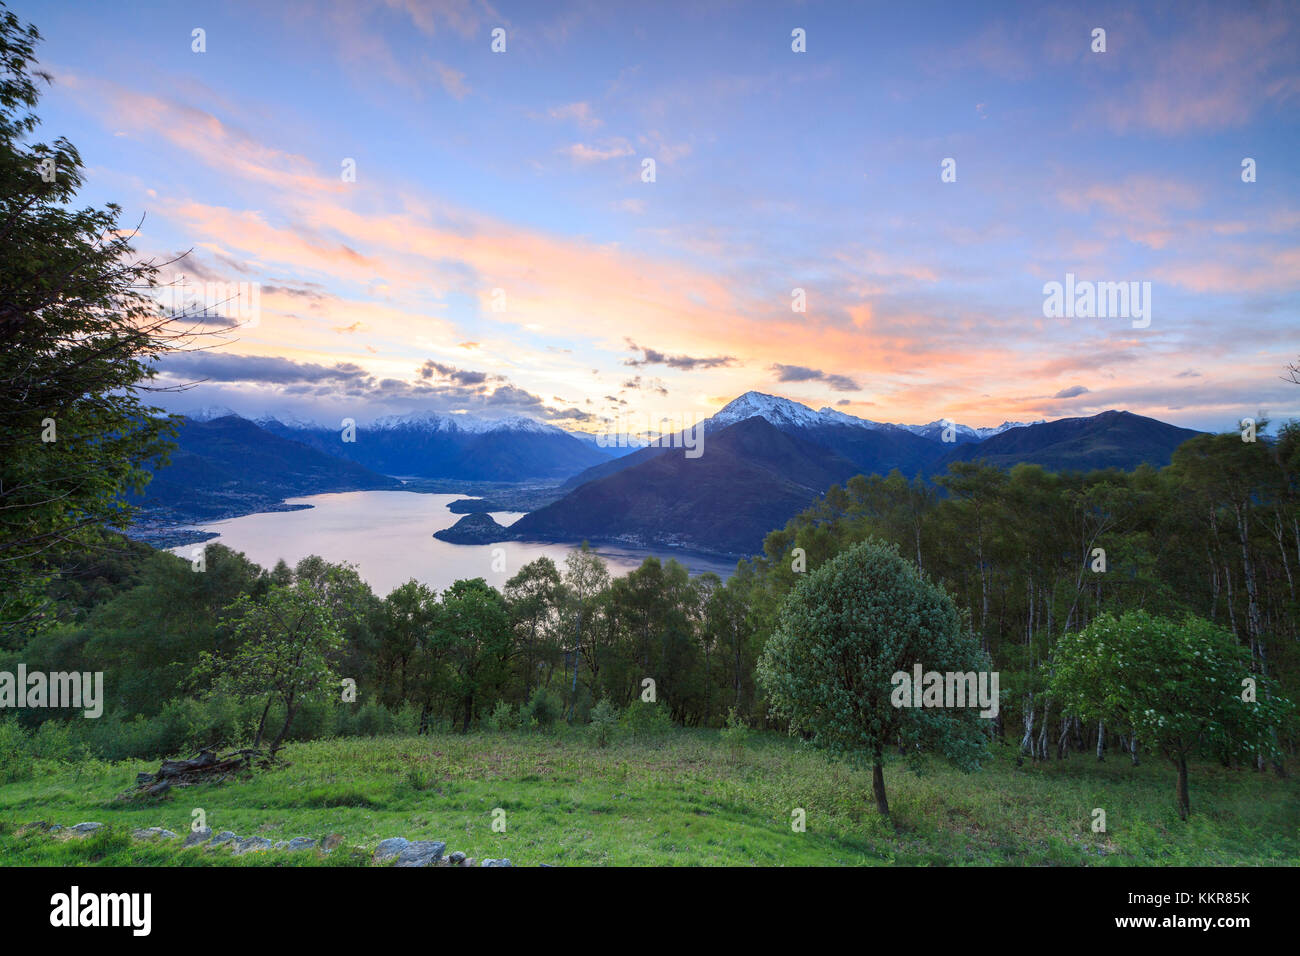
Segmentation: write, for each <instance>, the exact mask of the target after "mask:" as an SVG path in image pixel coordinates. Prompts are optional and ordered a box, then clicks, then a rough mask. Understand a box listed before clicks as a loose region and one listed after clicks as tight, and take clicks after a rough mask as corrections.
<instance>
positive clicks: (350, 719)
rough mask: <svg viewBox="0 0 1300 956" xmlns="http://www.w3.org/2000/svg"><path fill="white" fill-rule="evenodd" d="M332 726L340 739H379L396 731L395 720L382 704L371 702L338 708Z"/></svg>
mask: <svg viewBox="0 0 1300 956" xmlns="http://www.w3.org/2000/svg"><path fill="white" fill-rule="evenodd" d="M334 726H335V730H336V732H337V733H338V735H339V736H340V737H380V736H383V735H385V734H391V733H393V732H394V731H395V730H396V728H397V719H396V718H395V717H394V716H393V713H392V711H390V710H389V709H388V708H387V707H385V706H384V705H383V704H381V703H379V702H378V701H375V700H371V701H367V702H366V703H364V704H362V705H361V706H360V707H340V708H339V709H338V710H337V712H336V720H335V724H334Z"/></svg>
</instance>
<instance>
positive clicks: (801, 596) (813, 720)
mask: <svg viewBox="0 0 1300 956" xmlns="http://www.w3.org/2000/svg"><path fill="white" fill-rule="evenodd" d="M916 664H921V665H922V666H923V668H924V669H925V670H926V671H938V672H940V673H943V672H957V673H967V672H981V671H988V670H989V661H988V659H987V657H986V656H985V655H983V654H982V653H981V652H980V650H979V648H978V646H977V645H976V644H975V642H974V641H973V640H972V638H971V637H970V636H969V635H968V634H966V633H963V630H962V627H961V617H960V615H959V614H958V613H957V608H956V607H955V606H954V605H953V603H952V599H951V598H949V597H948V595H947V594H945V593H944V591H943V589H942V588H940V587H937V586H936V585H934V584H932V583H930V582H929V581H927V580H925V579H924V578H923V577H922V576H921V575H920V574H919V573H918V572H917V571H916V569H915V568H914V567H913V566H912V565H910V564H909V563H908V562H907V561H906V560H904V559H903V558H902V557H901V556H900V555H899V554H898V551H897V550H896V549H894V548H892V547H890V546H889V545H885V544H881V543H880V542H877V541H865V542H863V543H862V544H859V545H856V546H855V547H853V548H850V549H849V550H847V551H845V552H843V553H842V554H840V555H837V556H836V557H835V558H832V559H831V560H830V561H828V562H826V564H824V565H822V566H821V567H820V568H818V569H817V570H816V571H814V572H812V573H811V574H809V575H808V577H807V578H806V579H805V580H804V581H802V582H800V584H799V585H798V586H797V587H796V588H795V589H794V591H792V592H791V593H790V595H789V597H787V598H786V600H785V603H784V604H783V605H782V607H781V612H780V618H779V623H778V625H777V629H776V631H775V633H774V634H773V635H772V638H771V640H770V641H768V644H767V649H766V650H765V651H764V654H763V659H762V660H761V661H760V662H759V673H758V676H759V682H760V683H761V684H762V685H763V687H764V688H765V690H766V691H767V693H768V696H769V698H770V700H771V703H772V707H773V710H774V711H775V712H776V713H777V714H779V715H781V716H782V717H784V718H786V719H787V720H788V721H789V725H790V730H791V733H801V734H804V735H806V736H807V738H808V739H809V740H810V742H811V743H812V744H813V745H814V746H816V747H819V748H821V749H824V750H826V751H827V752H828V753H830V754H831V755H832V756H834V757H838V758H841V759H844V760H847V761H850V762H852V763H855V764H866V763H870V764H873V765H874V767H875V768H876V770H877V779H879V772H878V771H879V768H880V767H881V765H882V764H883V762H884V754H885V749H886V748H887V747H889V746H890V745H892V744H895V743H900V744H902V745H903V746H905V747H906V748H907V749H908V750H910V751H914V750H916V749H917V748H921V747H924V748H927V749H932V750H935V751H937V752H939V753H941V754H943V755H944V756H945V757H948V758H949V759H950V760H952V761H953V762H954V763H956V764H957V765H958V766H960V767H962V768H965V769H974V768H975V767H977V766H978V765H979V760H980V757H981V755H982V753H983V744H984V738H983V733H982V728H981V725H980V722H979V718H978V715H977V713H976V711H975V710H974V709H972V708H969V707H967V708H954V707H925V708H922V707H898V706H895V703H894V701H893V699H892V698H893V690H894V683H893V679H892V678H893V675H894V674H896V673H898V672H900V671H901V672H904V673H905V674H909V675H910V674H911V673H912V670H913V665H916ZM876 800H877V805H878V806H879V808H880V810H881V812H882V813H887V812H888V809H887V805H886V803H885V799H884V791H883V784H882V785H881V786H880V787H878V788H877V791H876Z"/></svg>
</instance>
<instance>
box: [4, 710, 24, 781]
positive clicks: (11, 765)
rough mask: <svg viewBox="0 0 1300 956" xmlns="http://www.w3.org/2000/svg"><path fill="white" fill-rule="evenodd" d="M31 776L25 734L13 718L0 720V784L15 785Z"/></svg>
mask: <svg viewBox="0 0 1300 956" xmlns="http://www.w3.org/2000/svg"><path fill="white" fill-rule="evenodd" d="M31 776H32V753H31V750H30V749H29V745H28V740H27V734H26V732H25V731H24V730H23V729H22V727H20V726H18V721H17V719H15V718H13V717H5V718H0V783H17V782H18V781H19V780H27V779H29V778H30V777H31Z"/></svg>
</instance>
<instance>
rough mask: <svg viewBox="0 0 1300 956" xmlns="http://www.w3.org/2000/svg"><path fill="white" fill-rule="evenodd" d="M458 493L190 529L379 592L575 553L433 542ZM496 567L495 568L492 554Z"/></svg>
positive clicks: (631, 556)
mask: <svg viewBox="0 0 1300 956" xmlns="http://www.w3.org/2000/svg"><path fill="white" fill-rule="evenodd" d="M465 497H466V496H465V495H427V494H417V493H416V492H412V491H350V492H344V493H341V494H333V495H312V496H310V497H307V498H290V499H288V503H289V504H293V505H297V504H305V505H310V506H311V507H310V508H305V509H302V510H300V511H273V512H267V513H265V514H253V515H244V516H243V517H242V518H230V519H228V520H226V521H216V522H213V523H211V524H203V525H196V526H195V527H197V528H198V529H199V530H201V531H211V532H215V533H216V534H217V535H219V536H220V537H218V538H214V539H212V540H213V541H216V542H219V543H220V544H224V545H225V546H226V547H228V548H232V549H233V550H235V551H242V552H243V553H244V554H245V555H246V556H247V557H248V559H249V560H251V561H255V562H256V563H257V564H260V565H261V566H262V567H264V568H272V567H274V566H275V563H276V562H277V561H279V560H280V559H281V558H283V559H284V560H285V561H286V562H287V563H288V564H289V565H290V566H291V567H292V566H293V565H295V564H297V563H298V561H300V560H301V559H302V558H305V557H307V556H308V555H311V554H316V555H320V557H322V558H324V559H325V560H327V561H332V562H336V563H337V562H343V561H346V562H349V563H351V564H354V565H356V566H357V572H358V573H359V574H360V575H361V577H362V578H363V579H364V580H365V582H366V583H367V584H369V585H370V587H371V588H372V589H373V590H374V592H375V593H376V594H378V595H380V596H381V597H382V596H383V595H386V594H388V592H389V591H391V590H393V588H395V587H397V586H398V585H399V584H403V583H405V582H406V581H409V580H411V578H415V580H417V581H420V582H422V583H424V584H427V585H429V587H432V588H435V589H437V590H438V591H442V590H443V589H444V588H446V587H448V586H450V585H451V584H452V582H454V581H456V580H458V579H460V578H484V579H485V580H486V581H487V582H488V583H489V584H491V585H492V586H493V587H496V588H502V587H504V586H505V582H506V581H507V580H509V578H510V577H511V576H512V575H514V574H515V573H516V572H517V571H518V570H519V569H520V568H521V567H523V566H524V565H525V564H527V563H528V562H529V561H532V560H534V559H536V558H539V557H542V556H543V555H545V556H548V557H550V559H551V560H552V561H554V562H555V563H556V565H557V566H558V567H559V569H560V571H561V572H563V571H564V559H565V557H566V556H567V555H568V554H569V552H570V551H574V550H576V547H577V546H576V545H568V544H546V543H540V542H539V543H533V542H528V541H503V542H499V543H497V544H450V543H448V542H446V541H439V540H438V539H437V538H435V537H434V536H433V533H434V532H435V531H441V530H442V529H443V528H450V527H451V526H452V525H453V524H455V523H456V522H457V521H459V520H460V518H461V517H462V516H461V515H458V514H453V513H452V512H450V511H448V510H447V505H448V504H450V503H451V502H453V501H459V500H461V499H463V498H465ZM492 517H493V518H495V519H496V521H497V522H498V523H499V524H502V525H511V524H513V523H514V522H515V521H517V520H518V519H519V518H521V517H523V515H522V513H516V512H503V511H497V512H493V513H492ZM195 547H196V546H195V545H183V546H181V547H178V548H172V549H171V551H172V553H173V554H177V555H180V556H181V557H183V558H185V559H187V560H188V559H189V558H190V556H191V554H192V552H193V550H194V548H195ZM496 549H504V550H505V568H504V570H493V567H492V565H493V554H492V552H493V551H494V550H496ZM597 551H598V552H599V553H600V555H601V557H603V558H604V559H605V561H606V563H607V564H608V565H609V572H610V574H611V575H615V576H618V575H622V574H626V573H627V572H628V571H631V570H633V569H635V568H637V567H639V566H640V565H641V562H642V560H644V559H645V558H646V557H647V556H649V555H651V554H653V555H656V556H657V557H659V558H660V559H661V560H664V561H666V560H667V559H668V558H670V557H671V558H675V559H676V560H677V561H678V562H680V563H681V564H684V565H685V566H686V567H687V568H689V569H690V571H691V574H700V573H702V572H704V571H713V572H714V573H715V574H718V575H719V576H721V577H722V578H724V579H725V578H727V577H730V576H731V574H732V572H734V571H735V569H736V563H735V561H727V560H724V559H722V558H715V557H710V556H708V555H699V554H693V553H691V552H678V551H674V550H672V549H663V550H648V551H641V550H635V549H621V548H616V547H609V548H606V547H601V548H597ZM497 567H498V568H500V567H501V561H500V559H499V558H498V560H497Z"/></svg>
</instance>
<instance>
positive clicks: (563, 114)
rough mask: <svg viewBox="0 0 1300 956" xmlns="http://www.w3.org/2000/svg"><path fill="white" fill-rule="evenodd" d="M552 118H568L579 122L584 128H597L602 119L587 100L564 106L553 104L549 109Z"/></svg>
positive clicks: (548, 113)
mask: <svg viewBox="0 0 1300 956" xmlns="http://www.w3.org/2000/svg"><path fill="white" fill-rule="evenodd" d="M547 115H548V116H550V118H551V119H555V120H566V121H570V122H574V123H577V124H578V125H579V126H581V127H582V128H583V129H595V128H596V127H597V126H599V125H600V119H599V117H597V116H596V114H595V113H594V112H593V111H592V108H591V104H590V103H587V102H578V103H566V104H564V105H563V106H553V107H551V108H550V110H548V111H547Z"/></svg>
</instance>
